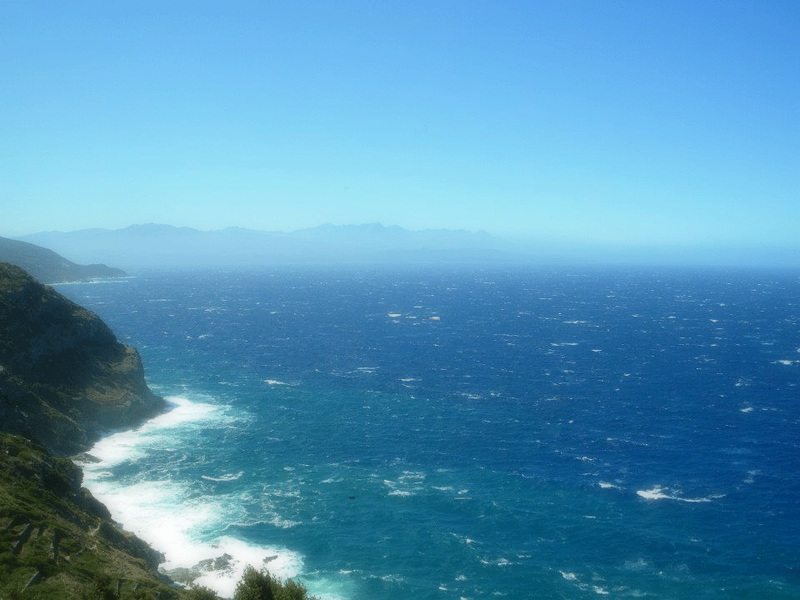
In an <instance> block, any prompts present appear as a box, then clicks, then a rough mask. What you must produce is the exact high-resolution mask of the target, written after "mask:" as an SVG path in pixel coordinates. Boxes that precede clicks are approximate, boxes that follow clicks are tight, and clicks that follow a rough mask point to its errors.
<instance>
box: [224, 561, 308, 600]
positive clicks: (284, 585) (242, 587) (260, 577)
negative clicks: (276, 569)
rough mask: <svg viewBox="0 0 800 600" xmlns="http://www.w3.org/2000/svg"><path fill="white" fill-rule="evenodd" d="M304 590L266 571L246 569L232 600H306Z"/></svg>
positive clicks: (306, 596)
mask: <svg viewBox="0 0 800 600" xmlns="http://www.w3.org/2000/svg"><path fill="white" fill-rule="evenodd" d="M307 599H308V593H307V591H306V588H305V587H304V586H303V585H302V584H300V583H296V582H294V581H292V580H291V579H288V580H287V581H285V582H282V581H280V580H279V579H277V578H275V577H273V576H272V575H270V574H269V572H267V571H256V570H255V569H254V568H253V567H247V569H245V571H244V575H242V579H241V581H239V583H238V584H237V586H236V592H235V593H234V595H233V600H307Z"/></svg>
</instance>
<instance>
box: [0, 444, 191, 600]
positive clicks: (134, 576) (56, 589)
mask: <svg viewBox="0 0 800 600" xmlns="http://www.w3.org/2000/svg"><path fill="white" fill-rule="evenodd" d="M26 535H27V541H25V542H24V543H23V544H22V545H21V547H20V548H19V549H18V551H17V552H15V551H14V548H15V546H16V545H17V544H18V542H19V541H20V539H23V540H24V539H25V537H26ZM54 535H55V536H56V538H57V539H58V544H57V545H58V552H57V557H56V559H55V560H53V538H54ZM137 555H138V556H137ZM147 558H149V559H150V561H151V562H153V557H152V556H148V554H147V552H146V551H145V550H143V549H142V547H141V546H140V543H139V542H138V540H136V539H135V538H132V536H129V535H128V534H125V533H123V532H122V531H120V530H119V529H117V528H116V527H115V526H114V525H113V524H112V523H111V522H110V521H109V519H108V514H107V512H106V511H105V509H104V507H102V505H100V504H99V503H97V502H96V501H95V500H94V499H93V498H91V496H89V495H88V492H86V491H85V490H81V489H80V471H79V470H78V468H77V467H76V466H75V465H74V463H72V461H70V460H69V459H64V458H54V457H53V456H51V455H49V454H47V453H46V452H45V450H44V449H43V448H41V447H39V446H36V445H34V444H33V443H31V442H30V441H28V440H25V439H24V438H21V437H18V436H13V435H8V434H0V598H4V599H5V598H8V599H9V600H10V599H13V598H15V597H19V598H42V599H45V598H52V599H54V600H55V599H58V600H63V599H64V598H87V599H93V598H111V597H117V595H116V591H117V586H118V582H119V581H120V580H122V583H121V584H120V588H119V590H120V595H119V596H118V597H119V598H123V599H125V598H148V599H152V598H155V597H158V595H159V593H160V594H161V595H160V597H161V598H163V599H167V598H180V597H182V596H183V595H184V592H183V591H182V590H177V589H175V588H174V587H171V586H170V585H168V584H167V583H165V582H163V581H161V580H160V579H159V578H158V577H157V576H156V575H155V574H154V573H153V571H152V570H150V569H148V566H147V560H146V559H147ZM37 572H38V573H40V578H41V579H40V581H39V582H38V583H35V584H33V585H31V586H29V587H28V588H27V589H26V590H25V591H24V592H23V591H22V590H23V588H24V587H25V585H26V584H27V583H28V582H29V581H30V580H31V578H32V577H34V575H35V574H36V573H37Z"/></svg>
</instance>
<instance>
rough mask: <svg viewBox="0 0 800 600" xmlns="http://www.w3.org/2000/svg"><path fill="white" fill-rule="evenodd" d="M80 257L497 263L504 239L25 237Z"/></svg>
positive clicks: (128, 231)
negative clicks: (500, 241) (463, 261)
mask: <svg viewBox="0 0 800 600" xmlns="http://www.w3.org/2000/svg"><path fill="white" fill-rule="evenodd" d="M22 239H24V240H25V241H27V242H32V243H36V244H40V245H42V246H46V247H48V248H51V249H53V250H55V251H56V252H60V253H62V254H65V255H68V256H71V257H73V258H75V259H77V260H81V261H86V262H94V261H101V260H102V261H104V262H109V263H113V264H118V265H120V266H122V267H125V268H136V267H158V266H179V265H180V266H229V265H258V264H315V263H402V262H416V263H419V262H442V261H462V260H467V261H471V262H475V261H481V260H485V261H496V260H502V259H503V258H504V256H505V255H504V254H503V252H502V250H501V244H500V243H499V241H498V240H497V239H496V238H493V237H492V236H490V235H489V234H487V233H485V232H468V231H456V230H444V229H430V230H424V231H409V230H407V229H403V228H401V227H397V226H393V227H385V226H383V225H380V224H378V223H374V224H368V225H346V226H336V225H322V226H320V227H314V228H310V229H301V230H299V231H294V232H291V233H281V232H267V231H258V230H253V229H243V228H240V227H231V228H228V229H221V230H215V231H200V230H197V229H192V228H189V227H172V226H169V225H156V224H147V225H133V226H131V227H126V228H124V229H117V230H108V229H84V230H80V231H71V232H58V231H51V232H43V233H36V234H33V235H28V236H24V237H23V238H22Z"/></svg>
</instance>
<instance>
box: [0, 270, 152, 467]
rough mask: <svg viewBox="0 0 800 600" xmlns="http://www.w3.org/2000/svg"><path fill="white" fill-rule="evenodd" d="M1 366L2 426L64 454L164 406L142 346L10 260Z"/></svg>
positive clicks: (0, 288) (1, 280) (0, 330)
mask: <svg viewBox="0 0 800 600" xmlns="http://www.w3.org/2000/svg"><path fill="white" fill-rule="evenodd" d="M0 366H2V369H0V431H6V432H9V433H17V434H21V435H24V436H26V437H29V438H32V439H36V440H38V441H39V442H40V443H42V444H43V445H44V446H45V447H46V448H47V449H48V450H50V451H52V452H54V453H56V454H60V455H68V454H75V453H77V452H80V451H83V450H86V449H87V448H88V446H89V445H90V444H91V443H92V442H93V441H95V440H96V439H97V436H98V435H97V431H99V430H104V429H112V428H123V427H131V426H135V425H137V424H139V423H140V422H141V421H143V420H145V419H147V418H149V417H152V416H153V415H155V414H156V413H158V412H159V411H161V410H162V409H163V408H164V406H165V403H164V400H163V399H162V398H159V397H157V396H155V395H154V394H153V393H152V392H151V391H150V389H149V388H148V387H147V384H146V383H145V379H144V370H143V368H142V362H141V359H140V358H139V354H138V353H137V352H136V350H134V349H133V348H131V347H129V346H125V345H124V344H121V343H119V342H118V341H117V339H116V337H115V336H114V334H113V333H112V332H111V330H110V329H109V328H108V327H107V326H106V324H105V323H103V322H102V321H101V320H100V318H99V317H97V315H95V314H94V313H92V312H90V311H88V310H86V309H84V308H82V307H80V306H78V305H77V304H75V303H74V302H71V301H70V300H68V299H66V298H64V297H63V296H62V295H60V294H58V293H57V292H56V291H54V290H53V289H52V288H49V287H46V286H43V285H42V284H40V283H39V282H37V281H36V280H35V279H33V278H32V277H31V276H30V275H28V274H27V273H25V272H24V271H23V270H22V269H20V268H18V267H14V266H12V265H9V264H0Z"/></svg>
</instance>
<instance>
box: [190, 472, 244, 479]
mask: <svg viewBox="0 0 800 600" xmlns="http://www.w3.org/2000/svg"><path fill="white" fill-rule="evenodd" d="M242 475H244V471H239V472H238V473H226V474H225V475H220V476H219V477H211V476H210V475H201V476H200V478H201V479H205V480H207V481H236V480H237V479H239V478H240V477H241V476H242Z"/></svg>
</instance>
